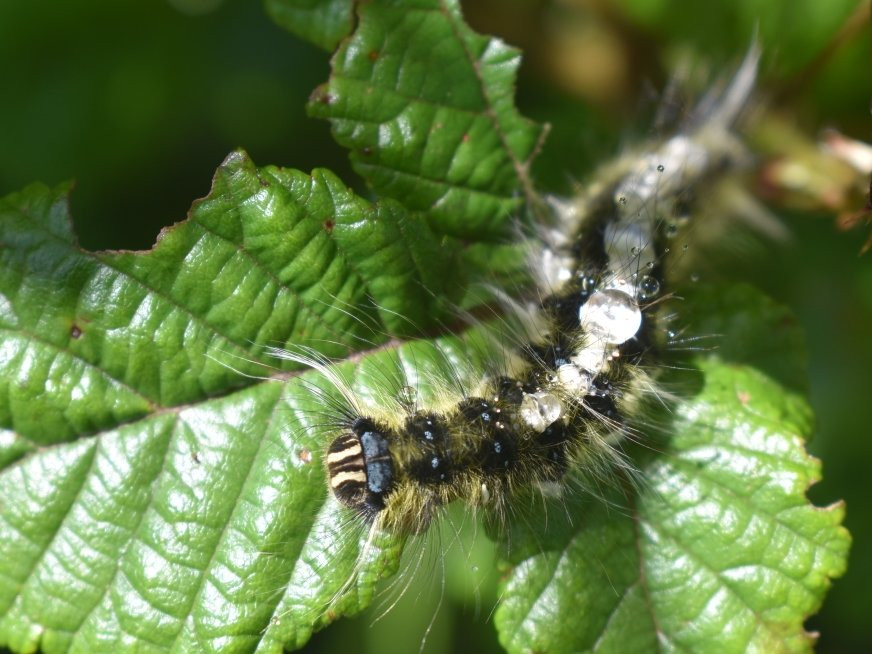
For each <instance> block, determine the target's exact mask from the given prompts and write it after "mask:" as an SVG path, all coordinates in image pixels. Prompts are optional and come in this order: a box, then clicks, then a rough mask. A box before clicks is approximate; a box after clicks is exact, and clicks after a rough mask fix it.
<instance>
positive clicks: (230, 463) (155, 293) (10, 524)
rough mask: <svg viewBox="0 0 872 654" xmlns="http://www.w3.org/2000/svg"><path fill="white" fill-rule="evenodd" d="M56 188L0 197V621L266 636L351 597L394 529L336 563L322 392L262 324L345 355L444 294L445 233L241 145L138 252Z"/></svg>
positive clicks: (368, 588) (95, 646) (38, 639)
mask: <svg viewBox="0 0 872 654" xmlns="http://www.w3.org/2000/svg"><path fill="white" fill-rule="evenodd" d="M66 194H67V188H66V187H61V188H59V189H57V190H49V189H46V188H45V187H42V186H39V185H35V186H33V187H31V188H29V189H27V190H25V191H23V192H21V193H17V194H13V195H11V196H8V197H6V198H4V199H3V200H2V201H0V309H2V312H0V321H2V322H0V330H2V332H0V334H2V349H0V351H2V358H0V366H2V375H0V397H2V398H3V401H2V402H0V425H2V428H3V432H2V438H0V461H2V463H3V472H2V473H0V498H2V507H0V508H2V512H0V614H2V615H3V618H2V621H0V642H5V643H8V644H9V645H10V646H11V647H13V648H14V649H15V650H19V651H30V650H31V649H32V648H34V647H36V646H37V645H39V647H41V649H42V650H43V651H44V652H46V653H48V652H55V651H67V650H68V649H70V648H71V649H72V651H81V652H92V651H107V652H116V651H120V650H121V649H122V648H123V647H128V648H136V649H137V651H166V650H169V649H174V650H178V651H196V652H203V651H219V650H222V648H223V647H225V646H227V644H228V643H229V642H231V641H232V643H233V646H234V647H240V648H241V649H242V650H245V651H251V650H253V649H255V648H259V649H260V650H261V651H280V650H281V648H282V646H283V645H284V644H286V643H296V644H301V643H302V642H305V640H306V639H307V638H308V635H309V634H310V633H311V631H312V629H313V628H315V627H317V626H318V625H321V624H323V623H324V622H325V621H326V620H328V618H327V617H325V615H323V610H324V607H326V606H328V605H329V606H330V608H331V611H332V613H331V614H330V618H329V619H332V618H333V617H335V616H337V615H342V614H344V613H352V612H354V611H356V610H357V609H358V607H359V606H361V605H363V604H365V603H366V602H367V601H368V598H369V596H370V595H371V592H372V586H373V583H374V581H375V579H376V578H377V577H378V576H379V575H381V574H383V573H384V571H385V570H387V569H390V568H391V566H392V565H393V566H395V565H396V557H397V552H398V548H399V546H400V544H399V543H397V542H396V541H395V540H394V541H392V542H386V543H382V541H381V540H380V539H379V538H376V539H374V540H373V541H372V542H370V543H369V544H368V546H367V552H368V555H369V556H370V557H372V561H373V565H371V566H369V567H364V568H361V569H360V570H359V571H358V574H357V575H352V571H353V570H354V569H355V566H356V565H357V562H358V558H359V556H360V550H361V547H362V546H363V545H362V543H364V542H366V538H365V536H366V535H365V534H364V535H360V534H359V533H358V534H357V535H358V536H361V538H362V539H363V540H353V539H350V538H349V537H347V536H343V537H341V538H340V537H338V536H337V535H336V534H335V533H334V532H335V531H336V529H338V528H339V526H341V525H342V524H343V520H342V519H340V518H339V517H338V516H337V515H335V511H336V507H332V508H331V507H327V508H324V507H323V506H322V505H323V503H324V499H325V497H326V484H325V481H324V474H323V469H322V466H321V465H320V463H319V462H320V454H321V451H322V449H323V442H324V438H325V437H324V436H323V431H324V429H325V426H324V425H323V422H322V424H321V426H320V431H319V429H313V428H312V426H311V424H310V423H311V422H312V421H313V420H316V416H317V414H318V412H319V411H320V410H321V405H320V404H318V399H317V398H313V396H312V395H311V394H307V393H304V392H303V391H302V388H304V384H306V383H307V382H306V381H305V380H304V379H298V378H293V381H288V380H290V379H291V377H289V376H288V374H287V373H283V372H281V371H279V370H278V369H277V368H276V366H277V364H278V361H277V360H274V359H272V358H270V357H269V356H267V355H265V354H264V346H265V345H285V346H287V345H292V344H300V343H307V342H308V343H310V344H311V345H312V347H314V348H315V349H320V350H321V351H324V352H328V353H331V352H334V353H335V352H340V353H345V354H347V353H348V352H353V351H356V350H358V349H360V348H361V347H363V346H365V345H373V344H376V343H377V342H378V341H376V340H375V339H381V340H384V339H385V338H386V337H387V335H388V334H389V333H391V332H393V333H403V332H404V331H406V330H409V329H410V321H416V320H420V321H421V322H422V323H423V322H424V321H425V320H432V319H433V318H434V317H438V315H439V313H438V310H439V302H440V301H441V299H440V298H442V297H445V296H446V293H447V294H448V295H450V288H446V287H445V286H444V285H445V284H452V283H454V284H455V285H457V284H456V279H457V276H456V275H457V268H458V267H457V265H456V264H455V257H454V253H453V250H452V249H451V248H449V247H443V246H441V245H439V242H438V239H436V238H435V237H434V236H433V235H432V234H431V233H430V232H429V230H428V229H427V227H426V226H425V225H424V224H423V223H422V222H421V221H420V220H415V219H414V218H413V217H410V216H409V215H408V214H407V212H405V210H403V209H402V208H401V207H400V206H399V205H398V204H397V203H395V202H392V201H384V202H381V203H379V204H376V205H372V204H370V203H368V202H366V201H364V200H362V199H360V198H359V197H357V196H355V195H354V194H353V193H351V192H350V191H349V190H348V189H347V188H346V187H345V186H343V185H342V184H341V183H340V182H339V181H338V180H337V179H336V178H335V177H334V176H333V175H332V174H330V173H328V172H326V171H323V170H316V171H315V172H314V173H313V174H312V175H311V176H309V175H305V174H303V173H300V172H298V171H293V170H286V169H278V168H272V167H267V168H263V169H257V168H255V167H254V165H253V164H252V162H251V161H250V160H249V159H248V158H247V156H246V155H244V154H243V153H234V154H232V155H231V156H230V157H228V159H227V160H226V161H225V162H224V164H222V166H221V168H220V169H219V170H218V172H217V174H216V176H215V181H214V184H213V188H212V191H211V193H210V194H209V196H208V197H206V198H204V199H203V200H201V201H199V202H198V203H196V204H195V206H194V208H193V209H192V211H191V214H190V217H189V219H188V220H186V221H184V222H182V223H179V224H177V225H175V226H173V227H172V228H169V229H167V230H165V231H164V232H163V233H162V234H161V236H160V238H159V240H158V243H157V244H156V245H155V247H154V248H153V249H152V250H150V251H148V252H100V253H94V252H87V251H85V250H82V249H81V248H79V247H78V246H77V245H76V243H75V238H74V236H73V233H72V230H71V225H70V220H69V215H68V207H67V198H66ZM452 278H453V279H454V282H452V281H451V280H452ZM428 288H429V289H436V290H435V292H429V291H426V289H428ZM347 307H351V308H352V309H353V310H349V309H348V308H347ZM414 329H418V327H417V326H416V327H414ZM240 373H244V374H248V375H261V376H263V379H262V381H259V382H258V383H256V384H254V385H252V386H251V388H248V389H245V390H241V391H237V392H232V389H233V388H234V387H239V386H243V385H245V384H252V381H251V380H250V379H247V378H246V377H243V376H242V374H240ZM310 376H311V375H310ZM270 377H271V378H270ZM334 392H335V391H334ZM216 396H217V397H216ZM300 398H303V399H300ZM331 506H332V505H331ZM324 561H329V566H328V567H327V568H322V567H321V566H319V565H317V563H318V562H324ZM392 561H393V562H392ZM310 566H314V567H310ZM349 579H352V580H353V582H354V583H351V584H347V583H346V582H348V580H349ZM285 589H286V590H287V594H286V595H285V594H284V591H285ZM292 608H293V611H292V610H291V609H292ZM285 616H291V617H290V618H287V619H283V618H284V617H285ZM222 651H224V650H222Z"/></svg>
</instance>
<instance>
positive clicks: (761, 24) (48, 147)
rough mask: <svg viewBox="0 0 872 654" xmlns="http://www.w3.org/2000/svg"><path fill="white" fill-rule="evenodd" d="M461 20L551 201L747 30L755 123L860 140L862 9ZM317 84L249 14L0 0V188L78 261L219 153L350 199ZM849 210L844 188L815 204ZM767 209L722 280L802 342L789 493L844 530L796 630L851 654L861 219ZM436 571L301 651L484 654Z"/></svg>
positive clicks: (864, 354)
mask: <svg viewBox="0 0 872 654" xmlns="http://www.w3.org/2000/svg"><path fill="white" fill-rule="evenodd" d="M858 6H860V7H861V9H860V10H859V11H858V10H857V9H856V8H857V7H858ZM464 7H465V12H466V14H467V16H468V19H469V22H470V23H472V24H473V26H475V27H476V29H478V30H479V31H484V32H489V33H495V34H498V35H500V36H502V37H503V38H505V39H507V40H508V41H509V42H511V43H513V44H516V45H518V46H520V47H523V48H524V50H525V52H526V53H527V57H526V59H525V63H524V65H523V67H522V71H521V75H520V79H519V89H518V104H519V105H520V107H521V109H522V111H523V112H524V113H526V114H527V115H528V116H531V117H533V118H536V119H538V120H543V121H549V122H551V123H552V124H553V130H552V136H551V138H550V140H549V144H548V146H547V147H546V149H545V152H544V153H543V155H542V157H540V159H539V161H538V162H537V164H536V170H535V173H536V176H537V179H538V180H539V182H540V184H541V185H542V187H543V188H547V189H552V190H556V191H567V190H568V189H569V188H570V186H571V183H572V182H573V180H576V179H583V175H584V174H585V172H586V171H588V170H589V169H590V168H591V167H592V166H593V165H595V164H596V163H597V162H598V161H601V160H602V159H603V158H604V157H607V156H609V155H610V154H612V153H614V152H616V151H618V150H619V148H620V146H621V144H622V143H625V142H629V141H631V140H632V139H633V138H634V137H637V136H639V135H646V134H648V133H650V124H651V122H650V115H651V113H652V110H653V108H654V107H655V106H656V105H657V102H658V97H659V95H658V91H659V90H660V89H662V88H663V86H664V84H665V83H666V82H667V81H668V80H669V74H668V72H667V71H669V70H670V69H671V68H672V66H673V64H674V63H675V62H676V61H679V60H682V61H690V62H692V63H693V65H694V68H695V69H696V70H697V71H702V72H703V73H705V72H706V71H707V70H713V71H720V70H724V69H728V68H729V67H732V66H734V65H735V64H736V62H737V61H738V60H739V59H740V58H741V56H742V53H743V52H744V51H745V49H746V48H747V45H748V43H749V42H750V41H751V38H752V35H753V34H754V33H755V31H756V32H757V33H758V34H759V38H760V40H761V41H762V43H763V46H764V50H765V55H766V56H765V59H764V65H763V77H764V79H763V83H762V85H761V86H762V89H763V91H762V94H763V95H766V96H767V97H768V98H769V100H770V102H771V105H770V106H772V107H774V110H773V113H777V114H778V115H780V116H782V117H783V118H784V120H785V121H787V122H788V123H790V124H792V125H794V126H795V127H796V128H797V129H798V133H800V134H806V135H807V136H808V137H811V138H812V139H814V137H815V136H816V135H817V134H818V133H819V131H820V130H821V129H822V128H825V127H835V128H838V129H840V130H841V131H843V132H844V133H846V134H848V135H850V136H853V137H854V138H858V139H861V140H865V141H867V142H868V141H872V120H870V97H872V79H870V76H872V72H870V71H872V30H870V27H869V18H868V13H869V11H870V10H869V3H868V2H865V1H864V2H860V3H857V2H856V0H832V1H829V0H828V1H826V2H824V1H822V0H778V1H772V2H751V1H750V0H743V1H739V0H714V1H709V2H699V3H690V2H684V3H681V2H678V1H677V0H674V1H672V0H656V1H655V0H614V1H611V2H608V1H606V0H562V1H561V0H552V1H550V2H548V1H536V0H488V1H479V2H472V1H470V2H466V3H465V5H464ZM855 12H856V13H855ZM852 16H853V18H852ZM328 72H329V66H328V56H327V55H326V54H325V53H323V52H322V51H320V50H318V49H316V48H314V47H313V46H310V45H308V44H306V43H302V42H300V41H298V40H297V39H295V38H294V37H292V36H290V35H288V34H286V33H285V32H283V31H282V30H281V29H280V28H278V27H277V26H275V25H274V24H272V23H271V22H270V20H269V19H268V17H267V16H266V14H265V13H264V12H263V10H262V8H261V7H260V6H259V5H258V4H257V3H252V2H244V1H243V0H226V1H224V2H222V1H221V0H173V1H172V2H143V1H131V2H123V3H119V2H110V1H109V0H91V1H87V2H86V1H84V0H76V1H72V0H71V1H68V2H47V1H45V0H37V1H34V2H13V1H12V0H6V1H4V2H2V3H0V88H2V91H0V194H3V195H5V194H6V193H9V192H12V191H14V190H17V189H19V188H21V187H23V186H24V185H26V184H27V183H29V182H31V181H37V180H39V181H44V182H46V183H48V184H57V183H59V182H62V181H64V180H68V179H74V180H76V189H75V192H74V193H73V194H72V209H73V215H74V220H75V223H76V229H77V232H78V234H79V237H80V240H81V243H82V245H83V246H84V247H87V248H90V249H99V248H146V247H148V246H150V245H151V243H152V242H153V241H154V239H155V236H156V235H157V233H158V231H159V230H160V228H161V227H163V226H165V225H169V224H171V223H173V222H176V221H178V220H181V219H183V218H184V217H185V215H186V212H187V209H188V208H189V206H190V204H191V202H192V201H193V200H194V199H196V198H198V197H202V196H203V195H205V194H206V193H207V192H208V190H209V185H210V179H211V175H212V172H213V171H214V169H215V168H216V166H217V165H218V164H219V163H220V161H221V160H222V159H223V158H224V156H225V155H226V154H227V153H228V152H230V151H231V150H232V149H234V148H236V147H243V148H245V149H246V150H247V151H248V152H249V153H250V154H251V156H252V157H253V158H254V160H255V162H256V163H258V164H259V165H266V164H277V165H286V166H291V167H294V168H299V169H302V170H310V169H311V168H313V167H316V166H325V167H328V168H330V169H332V170H334V171H335V172H336V173H338V174H339V175H340V177H342V178H343V179H344V180H345V181H347V182H349V183H351V184H353V185H355V186H356V188H358V190H360V191H361V192H364V193H365V192H366V191H365V189H364V187H363V185H362V183H361V182H360V180H359V179H358V178H356V177H355V175H354V174H353V173H352V172H351V170H350V167H349V166H348V163H347V159H346V157H345V153H344V151H343V150H342V149H341V148H339V147H338V146H337V145H335V144H334V143H333V141H332V140H331V139H330V136H329V129H328V125H327V123H325V122H321V121H316V120H311V119H308V118H307V117H306V114H305V110H304V104H305V102H306V99H307V97H308V95H309V93H310V91H311V90H312V89H313V88H314V87H315V86H316V85H317V84H318V83H320V82H322V81H324V80H325V79H326V78H327V75H328ZM809 143H811V141H810V142H809ZM822 174H823V177H824V179H826V178H827V169H826V167H824V171H823V173H822ZM800 195H802V194H801V193H800ZM812 195H814V194H812ZM862 201H863V198H862V196H860V195H849V196H848V197H846V198H845V199H844V205H845V206H841V207H835V208H836V209H850V208H851V207H852V206H853V207H855V208H859V207H860V206H862ZM770 202H771V203H772V207H773V209H774V210H775V211H776V213H777V214H778V215H779V216H780V217H781V219H782V220H783V221H784V223H785V224H786V225H787V226H788V227H789V229H790V231H791V233H792V235H793V237H792V239H791V240H790V241H789V242H787V243H784V244H780V245H775V244H770V245H768V246H767V252H766V253H765V256H763V257H758V258H757V259H756V260H755V261H754V262H751V261H745V262H743V265H742V266H741V272H740V273H739V276H740V277H744V278H747V279H750V280H752V281H753V282H754V283H755V284H757V285H758V286H760V287H761V288H763V289H764V290H766V291H767V292H768V293H769V294H771V295H772V296H773V297H775V298H777V299H778V300H780V301H782V302H784V303H786V304H788V305H790V306H791V307H792V308H793V310H794V311H795V312H796V314H797V316H798V318H799V320H800V322H801V323H802V324H803V326H804V327H805V329H806V331H807V334H808V342H809V367H810V382H809V383H810V391H811V401H812V404H813V406H814V407H815V410H816V413H817V417H818V426H817V431H816V433H815V436H814V438H813V440H812V442H811V443H810V445H809V448H810V450H811V451H812V452H813V453H814V454H815V455H817V456H819V457H821V458H822V459H823V461H824V476H825V479H824V481H823V482H822V483H820V484H819V485H817V486H816V487H814V488H813V489H811V491H810V495H811V497H812V498H813V499H814V500H815V501H816V502H818V503H821V504H824V503H829V502H832V501H834V500H836V499H839V498H844V499H845V500H846V501H847V505H848V514H847V525H848V527H849V528H850V530H851V532H852V534H853V536H854V545H853V548H852V551H851V560H850V566H849V571H848V574H847V575H846V576H845V577H844V578H842V579H840V580H838V581H837V582H836V583H835V585H834V587H833V589H832V591H831V592H830V594H829V596H828V598H827V601H826V603H825V605H824V608H823V610H822V611H821V613H820V614H819V615H818V616H816V617H814V618H813V619H812V620H811V621H810V623H809V628H812V629H818V630H820V631H821V633H822V637H821V640H820V644H819V647H818V650H819V651H820V652H870V651H872V624H870V623H872V620H870V617H872V600H870V599H869V580H872V472H870V464H872V428H870V424H872V397H870V396H872V384H870V380H872V331H870V326H872V258H870V257H872V255H869V256H867V257H866V258H861V257H860V256H858V253H859V250H860V248H861V246H862V244H863V242H864V241H865V240H866V238H867V237H868V226H866V227H865V230H864V229H863V228H861V229H857V230H854V231H852V232H847V233H846V232H842V231H839V230H837V229H836V227H835V225H834V221H833V211H832V208H833V207H830V208H827V207H826V206H825V204H826V203H823V202H815V198H814V197H812V198H808V197H800V198H798V199H797V198H792V197H790V196H789V194H787V195H786V196H785V195H781V194H776V195H775V196H770ZM852 203H854V204H852ZM800 205H802V206H803V208H802V209H797V208H796V207H797V206H800ZM482 557H483V559H484V560H485V561H486V560H487V557H488V553H487V552H486V551H485V552H484V553H483V554H482ZM461 558H462V557H461ZM464 560H465V559H464ZM466 565H468V563H467V564H466ZM440 566H441V564H440V563H438V562H437V563H436V564H433V567H434V569H436V570H437V571H438V568H439V567H440ZM449 567H450V566H449ZM436 576H437V577H438V576H439V574H437V575H436ZM447 576H448V581H447V590H446V600H445V601H444V602H443V606H442V608H441V609H440V611H439V612H438V614H436V612H435V603H436V601H437V599H438V596H439V594H440V589H439V584H438V583H436V584H431V585H430V586H429V587H428V590H427V591H426V592H425V593H424V595H425V596H422V597H420V598H419V595H420V592H419V591H418V590H416V589H415V590H411V591H409V592H407V593H406V594H405V596H404V600H403V602H402V605H401V606H399V607H397V608H395V609H394V610H393V611H391V612H390V613H389V615H388V617H387V618H385V619H384V620H382V621H380V622H378V623H377V624H376V625H375V626H374V627H372V628H370V623H371V622H372V619H373V617H374V614H373V615H369V616H364V617H362V618H359V619H356V620H348V621H344V622H341V623H340V624H338V625H335V626H334V627H332V628H331V629H329V630H327V631H326V632H324V633H323V634H321V635H319V636H317V637H316V638H315V639H314V640H313V642H312V644H311V645H310V648H311V651H316V650H317V649H323V651H341V650H340V648H343V649H346V650H348V649H353V651H362V650H365V651H372V652H379V653H380V654H388V653H390V652H405V651H415V650H416V649H417V646H418V644H419V642H420V639H421V634H422V633H423V632H424V631H425V629H426V627H427V623H428V622H429V620H430V618H431V617H432V616H433V615H434V614H436V616H437V617H436V622H435V624H434V627H433V629H432V631H431V635H430V637H429V639H428V643H427V649H428V651H430V652H438V651H446V652H448V651H478V652H482V653H483V652H486V651H491V650H492V649H494V648H495V647H496V640H495V636H494V634H493V629H492V626H491V625H490V624H488V617H489V614H490V611H491V608H492V606H493V603H494V601H495V596H494V594H493V592H494V591H493V586H492V584H491V583H490V582H485V583H483V585H482V587H481V592H480V597H479V600H480V606H479V607H478V609H476V607H475V606H469V605H468V604H459V605H455V604H453V603H452V601H451V598H452V597H453V594H454V592H455V590H454V589H456V587H457V586H458V585H462V583H463V582H462V581H457V579H456V578H455V577H456V576H452V574H451V573H450V572H449V574H448V575H447ZM460 576H462V575H460ZM416 600H418V606H417V607H416V606H415V605H414V604H415V601H416ZM427 602H429V604H428V603H427ZM476 614H477V617H475V615H476ZM422 616H423V617H422ZM410 643H411V644H410Z"/></svg>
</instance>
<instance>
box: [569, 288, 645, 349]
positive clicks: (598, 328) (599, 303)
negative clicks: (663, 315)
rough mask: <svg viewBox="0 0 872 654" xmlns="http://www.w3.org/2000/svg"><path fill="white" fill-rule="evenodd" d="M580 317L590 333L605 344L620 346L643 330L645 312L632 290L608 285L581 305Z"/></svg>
mask: <svg viewBox="0 0 872 654" xmlns="http://www.w3.org/2000/svg"><path fill="white" fill-rule="evenodd" d="M578 319H579V322H580V324H581V326H582V328H583V329H584V330H585V332H587V334H588V335H590V336H592V337H594V338H597V339H601V340H602V341H603V342H605V343H611V344H613V345H620V344H621V343H624V342H625V341H628V340H630V339H631V338H633V336H635V335H636V332H638V331H639V327H640V326H641V325H642V312H641V311H640V310H639V305H638V304H637V303H636V300H634V299H633V298H632V297H631V296H630V295H629V294H628V293H624V292H623V291H619V290H617V289H612V288H607V289H604V290H601V291H597V292H596V293H594V294H593V295H591V297H590V299H589V300H588V301H587V302H585V303H584V304H583V305H581V309H579V311H578Z"/></svg>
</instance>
